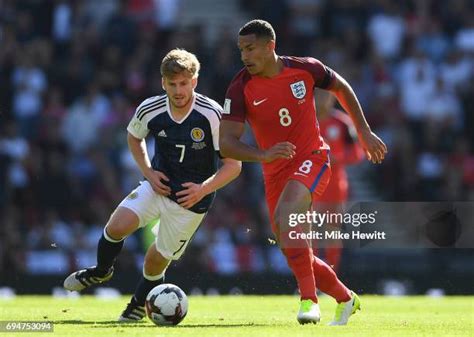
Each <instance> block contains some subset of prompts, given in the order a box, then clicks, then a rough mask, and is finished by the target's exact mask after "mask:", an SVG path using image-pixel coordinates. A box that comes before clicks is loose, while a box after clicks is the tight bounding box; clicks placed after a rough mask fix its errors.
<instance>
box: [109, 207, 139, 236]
mask: <svg viewBox="0 0 474 337" xmlns="http://www.w3.org/2000/svg"><path fill="white" fill-rule="evenodd" d="M131 212H132V211H123V210H118V211H116V212H114V213H113V214H112V215H111V217H110V219H109V221H108V222H107V225H106V226H105V230H106V231H107V234H108V235H109V236H110V237H111V238H112V239H114V240H121V239H123V238H125V237H127V236H129V235H130V234H132V233H133V232H135V230H136V229H137V228H138V223H139V220H138V216H136V215H135V214H132V213H131Z"/></svg>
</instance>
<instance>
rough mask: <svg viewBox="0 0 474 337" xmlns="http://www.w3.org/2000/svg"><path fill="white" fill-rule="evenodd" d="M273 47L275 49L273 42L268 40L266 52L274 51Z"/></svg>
mask: <svg viewBox="0 0 474 337" xmlns="http://www.w3.org/2000/svg"><path fill="white" fill-rule="evenodd" d="M275 47H276V44H275V40H270V41H268V42H267V48H268V51H270V52H273V51H275Z"/></svg>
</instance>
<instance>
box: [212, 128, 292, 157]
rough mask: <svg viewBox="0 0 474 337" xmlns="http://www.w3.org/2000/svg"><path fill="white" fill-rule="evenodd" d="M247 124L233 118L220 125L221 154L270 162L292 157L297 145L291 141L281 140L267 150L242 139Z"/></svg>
mask: <svg viewBox="0 0 474 337" xmlns="http://www.w3.org/2000/svg"><path fill="white" fill-rule="evenodd" d="M244 128H245V124H244V123H241V122H235V121H232V120H223V121H221V125H220V132H219V147H220V151H221V154H222V155H223V156H224V157H227V158H234V159H237V160H241V161H253V162H264V163H269V162H272V161H274V160H275V159H278V158H284V159H291V158H293V156H294V155H295V149H296V147H295V146H294V145H293V144H291V143H290V142H281V143H277V144H275V145H274V146H272V147H271V148H270V149H267V150H260V149H257V148H255V147H253V146H250V145H247V144H245V143H243V142H241V141H240V137H241V136H242V134H243V133H244Z"/></svg>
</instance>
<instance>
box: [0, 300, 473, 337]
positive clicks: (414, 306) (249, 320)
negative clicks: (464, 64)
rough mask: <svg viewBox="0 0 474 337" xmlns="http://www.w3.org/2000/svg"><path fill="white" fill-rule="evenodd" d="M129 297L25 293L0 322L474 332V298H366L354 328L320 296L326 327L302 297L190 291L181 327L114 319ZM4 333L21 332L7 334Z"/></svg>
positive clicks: (63, 332) (253, 332)
mask: <svg viewBox="0 0 474 337" xmlns="http://www.w3.org/2000/svg"><path fill="white" fill-rule="evenodd" d="M128 299H129V297H125V296H124V297H121V298H119V299H113V300H103V299H96V298H95V297H92V296H82V297H80V298H79V299H56V298H53V297H50V296H18V297H16V298H15V299H11V300H0V320H2V321H6V320H7V321H9V320H16V321H18V320H22V321H29V320H30V321H51V322H53V323H54V332H53V333H39V332H35V333H21V334H20V335H21V336H26V335H33V336H39V335H42V336H81V337H82V336H84V337H86V336H141V337H143V336H166V337H168V336H180V337H181V336H183V337H185V336H206V337H209V336H219V337H222V336H225V337H232V336H248V337H252V336H285V337H287V336H304V337H308V336H322V337H331V336H368V337H371V336H384V337H385V336H403V337H409V336H417V337H418V336H429V337H434V336H442V337H447V336H474V330H473V325H474V310H473V309H474V304H473V303H474V297H467V296H465V297H441V298H429V297H383V296H361V301H362V310H361V311H358V312H357V314H355V315H353V316H352V318H351V320H350V322H349V325H347V326H344V327H330V326H326V324H327V323H328V322H329V321H330V320H331V318H332V316H333V314H334V309H335V302H334V301H333V300H332V299H330V298H328V297H321V298H320V306H321V312H322V320H321V324H319V325H304V326H300V325H299V324H298V323H297V322H296V312H297V310H298V299H297V297H296V296H213V297H205V296H190V297H189V312H188V315H187V317H186V318H185V319H184V321H183V322H181V324H180V325H178V326H176V327H157V326H155V325H153V324H152V323H151V322H150V321H148V319H144V320H143V321H142V322H139V323H127V324H120V323H117V322H116V321H115V319H116V318H117V317H118V315H119V314H120V312H121V311H122V310H123V309H124V307H125V305H126V303H127V301H128ZM0 336H18V333H5V332H0Z"/></svg>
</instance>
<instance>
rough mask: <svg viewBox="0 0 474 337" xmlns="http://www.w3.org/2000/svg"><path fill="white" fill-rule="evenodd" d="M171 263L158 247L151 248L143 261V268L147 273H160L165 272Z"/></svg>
mask: <svg viewBox="0 0 474 337" xmlns="http://www.w3.org/2000/svg"><path fill="white" fill-rule="evenodd" d="M168 264H169V260H167V259H165V258H164V257H163V256H162V255H161V254H160V253H159V252H158V251H157V250H156V249H149V250H148V251H147V253H146V255H145V259H144V261H143V269H144V271H145V273H146V274H147V275H153V276H154V275H159V274H161V273H163V272H164V270H165V269H166V267H167V266H168Z"/></svg>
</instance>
